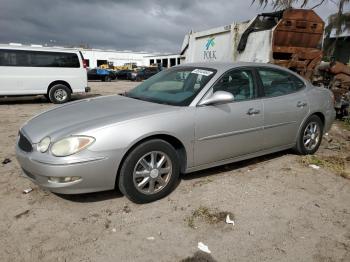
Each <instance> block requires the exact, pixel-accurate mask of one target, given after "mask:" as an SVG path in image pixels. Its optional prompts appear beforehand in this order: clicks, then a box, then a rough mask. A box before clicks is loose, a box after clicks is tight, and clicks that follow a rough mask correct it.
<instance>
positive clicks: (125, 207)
mask: <svg viewBox="0 0 350 262" xmlns="http://www.w3.org/2000/svg"><path fill="white" fill-rule="evenodd" d="M123 212H124V213H126V214H128V213H130V212H131V209H130V207H129V206H128V205H124V207H123Z"/></svg>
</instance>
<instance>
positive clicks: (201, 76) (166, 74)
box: [126, 67, 216, 106]
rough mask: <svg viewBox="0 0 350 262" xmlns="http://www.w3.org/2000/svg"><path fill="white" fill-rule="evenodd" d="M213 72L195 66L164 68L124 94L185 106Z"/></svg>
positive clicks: (212, 70) (214, 71) (145, 99)
mask: <svg viewBox="0 0 350 262" xmlns="http://www.w3.org/2000/svg"><path fill="white" fill-rule="evenodd" d="M215 73H216V70H214V69H208V68H195V67H181V68H175V69H168V70H164V71H161V72H160V73H158V74H156V75H155V76H153V77H151V78H149V79H148V80H146V81H145V82H143V83H142V84H141V85H139V86H137V87H136V88H134V89H132V90H131V91H130V92H128V93H127V94H126V96H128V97H132V98H136V99H140V100H144V101H150V102H155V103H160V104H169V105H176V106H187V105H189V104H190V103H191V102H192V100H193V99H194V98H195V97H196V95H197V94H198V92H199V91H200V90H201V89H202V88H203V87H204V86H205V85H206V84H207V83H208V81H209V80H210V79H211V78H212V77H213V76H214V75H215Z"/></svg>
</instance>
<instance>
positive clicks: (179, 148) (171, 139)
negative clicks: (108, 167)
mask: <svg viewBox="0 0 350 262" xmlns="http://www.w3.org/2000/svg"><path fill="white" fill-rule="evenodd" d="M153 139H160V140H164V141H166V142H168V143H169V144H170V145H171V146H173V147H174V149H175V151H176V153H177V155H178V157H179V161H180V172H181V173H184V172H185V170H186V167H187V152H186V148H185V146H184V144H183V143H182V142H181V141H180V139H178V138H177V137H175V136H173V135H169V134H153V135H150V136H147V137H143V138H142V139H140V140H138V141H136V142H135V143H134V144H132V145H131V146H130V147H129V149H128V150H127V151H126V153H125V154H124V155H123V157H122V159H121V161H120V164H119V166H118V171H117V175H116V179H115V185H116V186H117V182H118V179H119V175H120V170H121V167H122V165H123V163H124V161H125V159H126V157H127V156H128V155H129V154H130V153H131V152H132V151H133V150H134V149H135V148H136V147H137V146H138V145H140V144H142V143H144V142H146V141H149V140H153Z"/></svg>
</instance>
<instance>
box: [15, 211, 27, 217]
mask: <svg viewBox="0 0 350 262" xmlns="http://www.w3.org/2000/svg"><path fill="white" fill-rule="evenodd" d="M27 214H29V209H27V210H25V211H23V212H21V213H19V214H17V215H15V218H16V219H19V218H21V217H22V216H24V215H27Z"/></svg>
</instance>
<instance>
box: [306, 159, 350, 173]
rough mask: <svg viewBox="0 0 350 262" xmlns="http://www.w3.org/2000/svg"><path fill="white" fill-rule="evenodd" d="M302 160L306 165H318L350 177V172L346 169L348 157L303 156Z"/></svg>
mask: <svg viewBox="0 0 350 262" xmlns="http://www.w3.org/2000/svg"><path fill="white" fill-rule="evenodd" d="M300 162H301V164H302V165H304V166H309V165H317V166H320V167H323V168H326V169H329V170H331V171H332V172H334V173H336V174H338V175H340V176H342V177H344V178H350V173H349V172H348V170H346V162H347V159H346V158H343V157H339V156H322V157H321V156H316V155H307V156H302V157H301V159H300Z"/></svg>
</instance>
